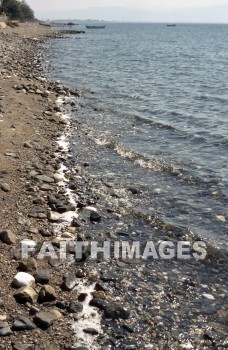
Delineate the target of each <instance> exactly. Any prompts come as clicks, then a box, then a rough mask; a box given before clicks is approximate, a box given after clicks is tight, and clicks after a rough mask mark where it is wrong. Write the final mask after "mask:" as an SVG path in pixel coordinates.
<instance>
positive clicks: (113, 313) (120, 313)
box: [104, 305, 130, 320]
mask: <svg viewBox="0 0 228 350" xmlns="http://www.w3.org/2000/svg"><path fill="white" fill-rule="evenodd" d="M104 311H105V313H104V317H105V318H108V319H109V318H111V319H112V320H115V319H119V318H121V319H123V320H126V319H128V318H129V317H130V312H129V311H128V310H127V309H126V308H124V307H123V306H122V305H111V306H109V307H107V308H106V309H105V310H104Z"/></svg>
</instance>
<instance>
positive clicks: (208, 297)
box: [203, 293, 215, 300]
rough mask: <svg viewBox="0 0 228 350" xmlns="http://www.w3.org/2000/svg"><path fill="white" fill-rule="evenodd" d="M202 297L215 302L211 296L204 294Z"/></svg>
mask: <svg viewBox="0 0 228 350" xmlns="http://www.w3.org/2000/svg"><path fill="white" fill-rule="evenodd" d="M203 297H204V298H207V299H209V300H215V297H214V296H213V295H211V294H206V293H204V294H203Z"/></svg>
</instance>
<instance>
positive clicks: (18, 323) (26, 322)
mask: <svg viewBox="0 0 228 350" xmlns="http://www.w3.org/2000/svg"><path fill="white" fill-rule="evenodd" d="M35 328H36V326H35V324H34V323H33V322H32V321H30V319H29V318H28V317H25V316H23V315H19V316H18V317H17V318H16V319H15V320H14V323H13V327H12V330H14V331H30V330H32V329H35Z"/></svg>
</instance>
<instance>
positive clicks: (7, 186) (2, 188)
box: [0, 183, 10, 192]
mask: <svg viewBox="0 0 228 350" xmlns="http://www.w3.org/2000/svg"><path fill="white" fill-rule="evenodd" d="M0 188H1V190H2V191H4V192H10V185H8V184H7V183H2V184H1V185H0Z"/></svg>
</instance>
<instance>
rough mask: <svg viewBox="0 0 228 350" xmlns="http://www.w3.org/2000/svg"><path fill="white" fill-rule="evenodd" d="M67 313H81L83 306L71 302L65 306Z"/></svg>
mask: <svg viewBox="0 0 228 350" xmlns="http://www.w3.org/2000/svg"><path fill="white" fill-rule="evenodd" d="M67 311H68V312H69V313H72V314H76V313H80V312H82V311H83V305H82V304H81V303H79V302H77V301H71V302H70V304H69V305H68V306H67Z"/></svg>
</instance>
